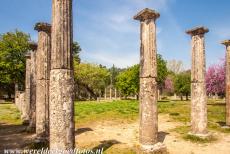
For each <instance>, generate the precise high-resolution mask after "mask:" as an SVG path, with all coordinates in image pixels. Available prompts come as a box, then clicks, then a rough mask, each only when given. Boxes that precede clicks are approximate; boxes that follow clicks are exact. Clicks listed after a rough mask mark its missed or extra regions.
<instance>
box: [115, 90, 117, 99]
mask: <svg viewBox="0 0 230 154" xmlns="http://www.w3.org/2000/svg"><path fill="white" fill-rule="evenodd" d="M114 97H115V100H117V88H115V91H114Z"/></svg>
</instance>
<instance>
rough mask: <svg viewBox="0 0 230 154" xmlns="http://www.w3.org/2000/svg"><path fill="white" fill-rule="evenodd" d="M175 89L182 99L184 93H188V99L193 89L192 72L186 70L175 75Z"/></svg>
mask: <svg viewBox="0 0 230 154" xmlns="http://www.w3.org/2000/svg"><path fill="white" fill-rule="evenodd" d="M174 89H175V92H176V93H177V94H179V95H180V96H181V100H183V97H182V96H183V95H186V99H187V100H188V96H189V94H190V91H191V72H190V71H186V72H182V73H180V74H177V75H176V76H175V81H174Z"/></svg>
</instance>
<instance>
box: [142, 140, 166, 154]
mask: <svg viewBox="0 0 230 154" xmlns="http://www.w3.org/2000/svg"><path fill="white" fill-rule="evenodd" d="M138 153H139V154H167V153H168V152H167V147H166V145H165V144H163V143H161V142H158V143H156V144H154V145H141V146H140V149H139V152H138Z"/></svg>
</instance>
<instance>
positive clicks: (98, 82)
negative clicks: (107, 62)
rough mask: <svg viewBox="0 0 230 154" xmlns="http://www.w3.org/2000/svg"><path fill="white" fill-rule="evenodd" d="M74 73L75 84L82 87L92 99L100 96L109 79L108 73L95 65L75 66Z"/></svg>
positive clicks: (82, 64)
mask: <svg viewBox="0 0 230 154" xmlns="http://www.w3.org/2000/svg"><path fill="white" fill-rule="evenodd" d="M74 71H75V74H74V78H75V82H76V84H77V85H78V86H81V87H84V88H85V89H86V90H87V92H88V93H89V94H90V96H91V97H93V98H94V99H96V98H97V96H99V95H100V94H101V92H102V91H103V90H104V88H105V86H106V84H107V83H108V81H109V79H110V73H109V71H108V70H107V69H106V68H103V67H100V66H99V65H96V64H90V63H80V64H75V66H74Z"/></svg>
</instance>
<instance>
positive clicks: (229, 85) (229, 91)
mask: <svg viewBox="0 0 230 154" xmlns="http://www.w3.org/2000/svg"><path fill="white" fill-rule="evenodd" d="M222 44H223V45H225V46H226V67H225V69H226V79H225V84H226V94H225V95H226V96H225V97H226V101H225V102H226V126H227V127H230V40H225V41H223V42H222Z"/></svg>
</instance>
